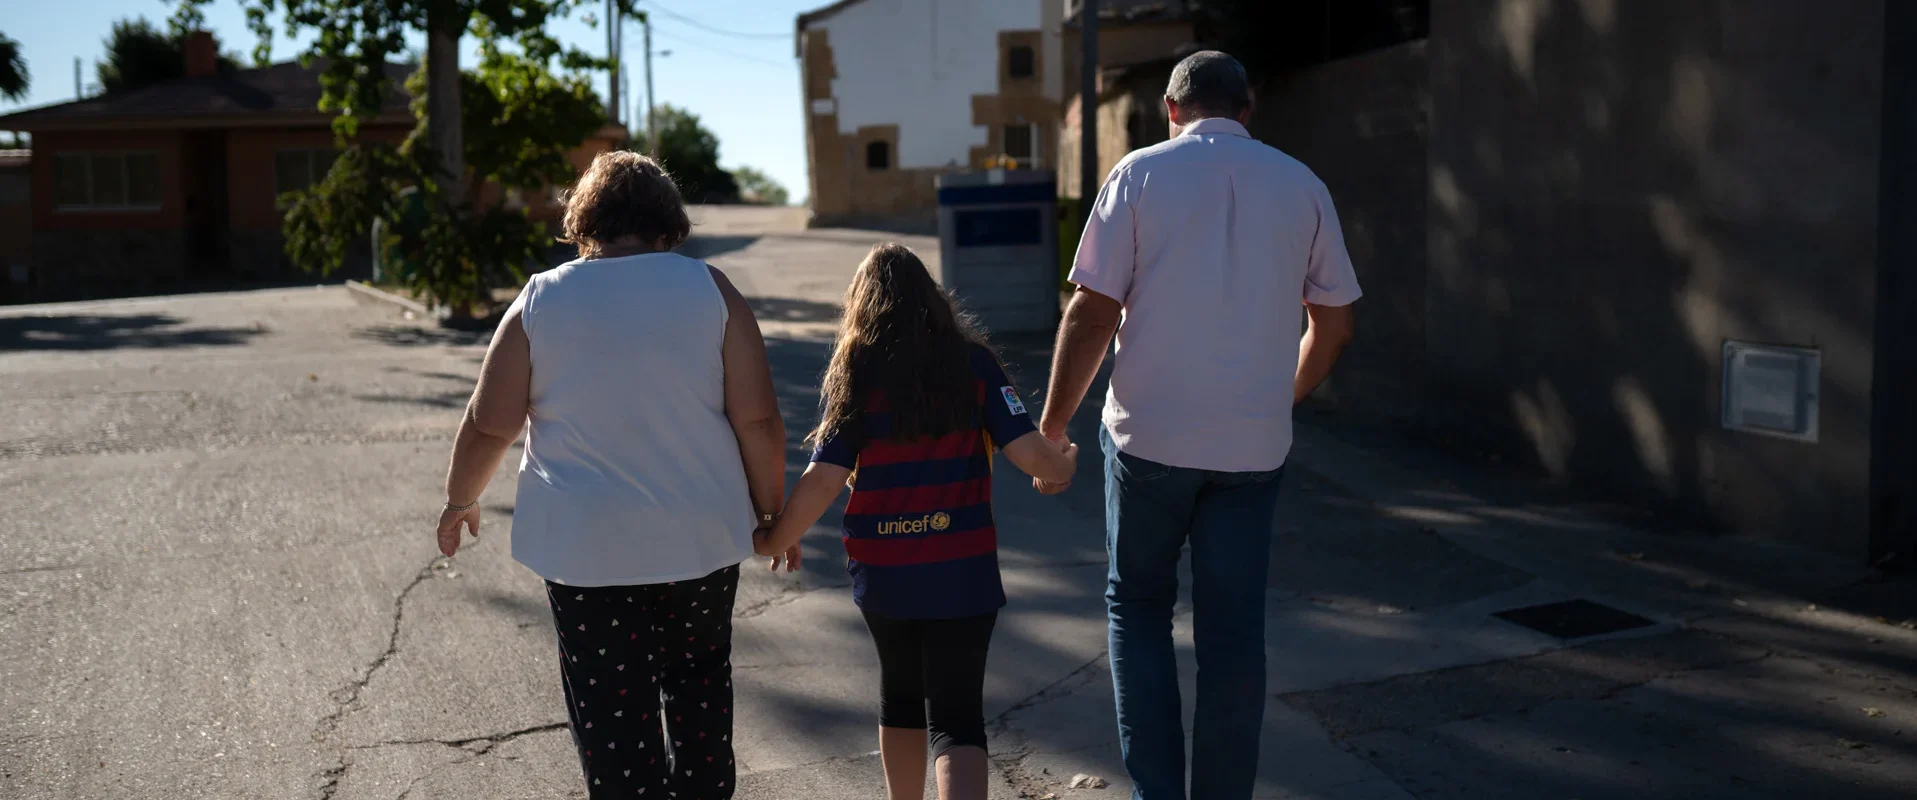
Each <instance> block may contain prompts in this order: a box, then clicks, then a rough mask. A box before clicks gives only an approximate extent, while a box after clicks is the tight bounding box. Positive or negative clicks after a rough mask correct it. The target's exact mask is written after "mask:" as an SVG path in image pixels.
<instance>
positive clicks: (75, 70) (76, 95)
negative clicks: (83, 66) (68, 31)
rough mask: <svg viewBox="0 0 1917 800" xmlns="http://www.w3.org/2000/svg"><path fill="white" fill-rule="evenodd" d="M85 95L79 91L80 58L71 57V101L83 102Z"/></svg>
mask: <svg viewBox="0 0 1917 800" xmlns="http://www.w3.org/2000/svg"><path fill="white" fill-rule="evenodd" d="M85 98H86V95H85V93H83V92H81V91H80V57H79V56H74V57H73V99H75V100H83V99H85Z"/></svg>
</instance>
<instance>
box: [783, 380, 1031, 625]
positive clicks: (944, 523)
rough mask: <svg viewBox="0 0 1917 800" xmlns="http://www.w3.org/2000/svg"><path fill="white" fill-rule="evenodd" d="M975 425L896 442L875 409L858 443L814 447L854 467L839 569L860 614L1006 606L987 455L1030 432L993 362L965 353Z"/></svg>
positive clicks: (958, 612)
mask: <svg viewBox="0 0 1917 800" xmlns="http://www.w3.org/2000/svg"><path fill="white" fill-rule="evenodd" d="M971 367H972V375H973V377H974V379H975V385H976V387H977V391H978V397H979V403H978V405H979V414H978V416H977V417H976V418H975V420H974V424H973V425H971V426H969V427H967V428H965V429H963V430H958V431H953V432H952V433H948V434H946V435H944V436H938V437H927V438H922V439H918V440H916V441H901V440H899V439H897V438H895V437H894V436H893V429H894V425H895V420H894V418H893V416H892V414H891V413H890V412H889V411H886V410H884V407H883V403H882V402H877V403H874V404H872V405H869V406H868V407H867V410H866V412H865V414H864V417H863V419H864V428H865V430H864V433H865V437H864V438H865V444H864V446H863V447H857V448H855V447H854V446H852V445H851V444H849V443H847V441H846V438H845V437H840V436H833V437H831V438H829V439H827V440H826V441H824V442H822V443H820V445H819V448H818V450H817V451H816V452H814V453H813V454H812V460H813V461H815V462H821V463H826V464H836V465H838V466H841V467H845V468H846V469H850V470H853V479H852V498H851V499H850V500H847V501H846V504H845V531H844V533H845V554H846V571H847V572H849V573H851V575H852V599H853V600H854V601H855V602H857V603H858V604H859V607H860V608H861V609H864V610H865V611H868V612H871V613H873V614H878V615H880V616H885V617H892V618H894V619H952V618H956V617H969V616H973V615H977V614H984V613H987V612H991V611H996V610H998V609H999V608H1001V607H1003V606H1004V605H1005V588H1004V586H1003V585H1002V584H1001V583H1000V582H999V574H998V529H997V528H996V527H995V526H994V524H993V522H992V453H993V450H994V449H995V448H996V447H1002V446H1004V445H1006V444H1009V443H1010V442H1011V441H1012V440H1013V439H1017V438H1018V437H1020V436H1024V435H1025V434H1027V433H1031V432H1032V431H1034V430H1036V428H1035V427H1034V426H1033V425H1032V417H1031V414H1030V413H1028V412H1027V411H1026V409H1025V404H1024V403H1023V402H1021V401H1020V400H1019V397H1018V390H1017V389H1016V388H1014V387H1013V386H1012V382H1011V380H1010V379H1009V378H1007V377H1006V376H1005V369H1004V368H1003V367H1001V366H1000V365H999V363H998V358H997V357H996V356H994V355H993V354H992V352H991V351H990V350H988V349H986V348H984V347H977V346H975V347H973V348H972V353H971Z"/></svg>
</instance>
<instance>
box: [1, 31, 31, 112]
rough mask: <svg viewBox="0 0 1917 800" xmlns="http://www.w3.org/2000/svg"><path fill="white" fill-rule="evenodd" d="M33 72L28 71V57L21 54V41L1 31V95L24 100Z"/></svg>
mask: <svg viewBox="0 0 1917 800" xmlns="http://www.w3.org/2000/svg"><path fill="white" fill-rule="evenodd" d="M32 82H33V74H32V73H30V72H28V71H27V59H26V57H25V56H22V55H21V54H20V43H19V42H16V41H14V40H12V39H9V38H7V35H6V34H4V33H0V97H4V98H7V99H8V100H24V99H26V97H27V87H28V86H29V85H30V84H32Z"/></svg>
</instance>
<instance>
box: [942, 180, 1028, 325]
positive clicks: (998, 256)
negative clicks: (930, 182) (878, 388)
mask: <svg viewBox="0 0 1917 800" xmlns="http://www.w3.org/2000/svg"><path fill="white" fill-rule="evenodd" d="M936 185H937V187H938V203H939V260H940V269H939V272H940V275H939V282H940V283H942V284H943V285H944V286H945V288H946V290H947V291H950V292H951V293H952V294H953V296H954V297H957V298H958V300H959V303H960V305H962V306H964V307H965V309H966V310H968V311H970V312H972V314H974V315H975V316H977V317H978V320H979V322H980V324H982V325H983V326H984V327H985V329H986V330H988V331H991V332H993V333H1013V332H1027V331H1049V330H1052V329H1053V328H1055V327H1056V326H1057V325H1058V211H1057V209H1058V183H1057V179H1056V178H1055V177H1054V176H1053V173H1051V172H1050V171H1047V170H1020V169H988V170H975V171H971V172H953V173H947V174H944V175H940V176H939V177H938V181H937V184H936Z"/></svg>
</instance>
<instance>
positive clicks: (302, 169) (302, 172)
mask: <svg viewBox="0 0 1917 800" xmlns="http://www.w3.org/2000/svg"><path fill="white" fill-rule="evenodd" d="M338 157H339V151H337V150H281V151H279V152H277V153H274V154H273V189H274V192H275V193H276V194H286V193H287V192H296V191H299V190H301V189H305V188H307V187H309V186H312V185H313V184H315V183H319V182H320V181H322V180H325V179H326V172H327V170H330V169H332V168H333V159H335V158H338Z"/></svg>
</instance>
